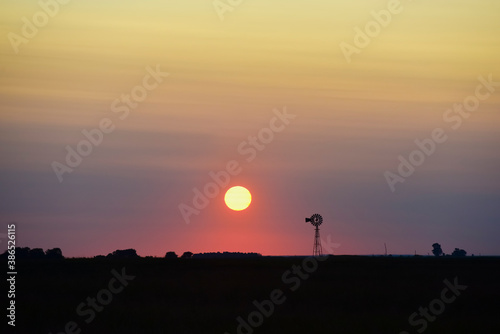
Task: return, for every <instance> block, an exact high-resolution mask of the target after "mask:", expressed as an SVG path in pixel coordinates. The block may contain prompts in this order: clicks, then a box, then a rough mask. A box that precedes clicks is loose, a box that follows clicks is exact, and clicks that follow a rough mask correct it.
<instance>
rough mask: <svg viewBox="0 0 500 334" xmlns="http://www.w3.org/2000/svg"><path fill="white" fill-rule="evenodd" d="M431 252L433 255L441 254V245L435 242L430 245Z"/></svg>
mask: <svg viewBox="0 0 500 334" xmlns="http://www.w3.org/2000/svg"><path fill="white" fill-rule="evenodd" d="M432 254H434V256H441V255H443V250H442V249H441V245H440V244H438V243H437V242H436V243H434V244H433V245H432Z"/></svg>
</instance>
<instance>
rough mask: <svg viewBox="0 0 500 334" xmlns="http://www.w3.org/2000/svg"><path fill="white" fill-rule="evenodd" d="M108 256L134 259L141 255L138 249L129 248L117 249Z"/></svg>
mask: <svg viewBox="0 0 500 334" xmlns="http://www.w3.org/2000/svg"><path fill="white" fill-rule="evenodd" d="M106 257H107V258H113V259H133V258H138V257H140V256H139V255H137V251H136V250H135V249H132V248H129V249H117V250H115V251H114V252H113V253H109V254H108V255H107V256H106Z"/></svg>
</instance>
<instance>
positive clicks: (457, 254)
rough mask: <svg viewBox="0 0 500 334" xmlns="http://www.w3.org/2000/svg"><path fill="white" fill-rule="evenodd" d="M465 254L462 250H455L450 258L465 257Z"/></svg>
mask: <svg viewBox="0 0 500 334" xmlns="http://www.w3.org/2000/svg"><path fill="white" fill-rule="evenodd" d="M466 255H467V252H466V251H464V250H463V249H459V248H455V250H454V251H453V253H451V256H458V257H463V256H466Z"/></svg>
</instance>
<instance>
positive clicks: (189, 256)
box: [181, 252, 193, 259]
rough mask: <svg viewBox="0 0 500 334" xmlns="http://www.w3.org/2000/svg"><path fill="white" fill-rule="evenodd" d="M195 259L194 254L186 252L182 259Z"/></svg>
mask: <svg viewBox="0 0 500 334" xmlns="http://www.w3.org/2000/svg"><path fill="white" fill-rule="evenodd" d="M192 257H193V253H191V252H184V254H182V255H181V259H190V258H192Z"/></svg>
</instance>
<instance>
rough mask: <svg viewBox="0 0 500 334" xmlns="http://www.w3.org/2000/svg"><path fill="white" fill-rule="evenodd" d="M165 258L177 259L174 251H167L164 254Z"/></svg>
mask: <svg viewBox="0 0 500 334" xmlns="http://www.w3.org/2000/svg"><path fill="white" fill-rule="evenodd" d="M165 258H166V259H177V254H175V252H167V254H165Z"/></svg>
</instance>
